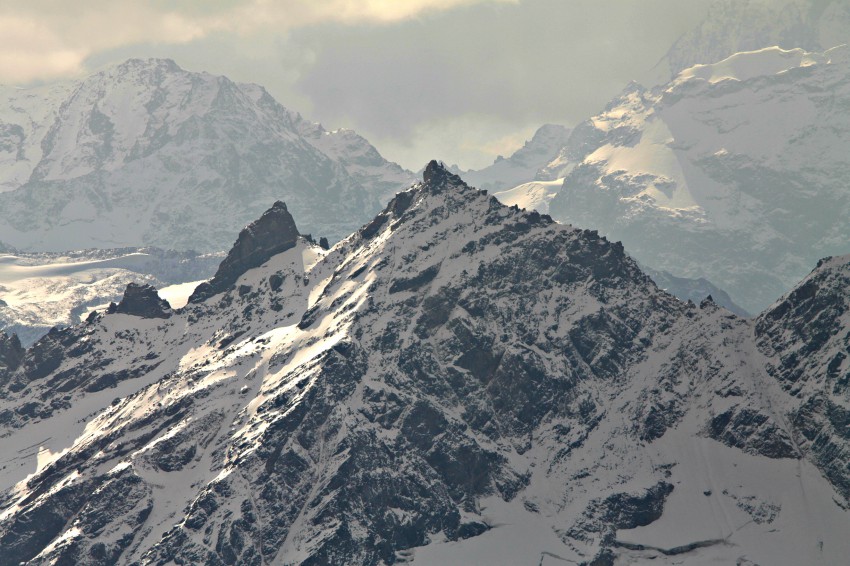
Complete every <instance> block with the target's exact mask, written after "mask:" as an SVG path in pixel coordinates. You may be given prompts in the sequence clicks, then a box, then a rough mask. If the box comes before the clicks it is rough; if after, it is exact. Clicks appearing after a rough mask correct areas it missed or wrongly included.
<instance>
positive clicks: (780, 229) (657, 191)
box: [545, 46, 850, 312]
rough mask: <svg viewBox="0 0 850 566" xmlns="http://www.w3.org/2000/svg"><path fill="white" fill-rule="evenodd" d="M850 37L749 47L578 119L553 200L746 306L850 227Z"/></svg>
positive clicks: (784, 284) (643, 256)
mask: <svg viewBox="0 0 850 566" xmlns="http://www.w3.org/2000/svg"><path fill="white" fill-rule="evenodd" d="M848 105H850V48H848V47H846V46H844V47H838V48H834V49H832V50H830V51H827V52H825V53H823V54H817V53H809V52H805V51H802V50H799V49H797V50H791V51H784V50H781V49H778V48H769V49H763V50H760V51H755V52H749V53H739V54H736V55H734V56H732V57H730V58H728V59H725V60H723V61H721V62H719V63H715V64H712V65H697V66H695V67H692V68H690V69H688V70H686V71H683V72H682V73H680V74H679V76H678V77H677V78H676V79H675V80H674V81H672V82H671V83H669V84H667V85H664V86H663V87H660V88H658V89H654V90H651V91H649V90H646V89H643V88H641V87H640V86H638V85H635V84H633V85H630V87H629V88H628V89H626V91H625V92H624V93H623V95H622V96H621V97H619V98H618V99H616V100H614V101H613V102H612V103H611V104H610V105H609V106H608V107H607V108H606V110H605V111H604V112H603V113H601V114H599V115H598V116H595V117H593V118H592V119H591V120H589V121H587V122H586V123H584V124H582V125H580V126H579V127H577V128H576V129H575V130H574V132H573V135H572V136H571V138H570V142H569V143H568V144H567V146H566V147H565V148H564V150H562V152H561V154H560V156H559V158H558V159H556V160H555V161H554V162H553V163H552V164H550V166H548V167H547V169H546V170H545V172H547V173H548V175H549V176H550V177H552V178H556V177H565V180H564V183H563V188H561V189H560V191H558V192H557V196H555V197H554V198H553V200H552V201H551V202H550V204H549V210H550V212H551V214H552V215H553V216H554V217H555V218H557V219H559V220H563V221H565V222H569V223H572V224H574V225H576V226H584V227H592V228H598V229H599V230H600V232H601V233H603V234H605V235H607V236H609V237H611V238H614V239H619V240H622V241H623V242H624V244H625V246H626V249H627V250H628V251H629V253H630V254H633V255H634V256H635V257H636V258H637V259H638V260H639V261H641V262H642V263H645V264H646V265H650V266H652V267H653V268H655V269H658V270H664V271H669V272H671V273H674V274H676V275H678V276H682V277H687V278H700V277H704V278H706V279H708V280H710V281H712V282H713V283H715V284H717V285H718V286H720V287H721V288H723V289H725V290H726V291H728V292H729V294H730V295H731V296H732V298H733V299H734V300H735V302H737V303H738V304H740V305H741V306H742V307H743V308H745V309H746V310H748V311H750V312H758V311H760V310H762V309H763V308H765V307H766V306H767V305H768V304H770V302H771V301H773V299H774V298H775V297H776V296H779V295H780V294H782V293H784V292H785V291H786V290H787V289H789V288H790V287H791V286H792V285H793V284H794V283H795V282H796V281H799V279H800V278H801V277H803V276H804V275H805V273H806V272H807V271H808V269H809V268H810V266H811V265H813V264H814V263H815V262H816V261H817V259H818V258H819V257H823V256H826V255H839V254H841V253H843V252H844V251H846V244H847V242H848V241H850V231H848V227H850V217H848V212H849V211H850V201H848V199H850V193H848V191H847V179H848V178H850V153H848V152H847V151H846V148H847V147H850V119H849V118H848V114H847V112H845V109H846V108H847V107H848Z"/></svg>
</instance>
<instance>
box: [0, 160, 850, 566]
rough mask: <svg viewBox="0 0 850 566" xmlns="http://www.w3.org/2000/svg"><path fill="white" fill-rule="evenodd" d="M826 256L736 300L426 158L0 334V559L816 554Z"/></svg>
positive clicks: (426, 559)
mask: <svg viewBox="0 0 850 566" xmlns="http://www.w3.org/2000/svg"><path fill="white" fill-rule="evenodd" d="M848 289H850V257H847V256H844V257H836V258H830V259H826V260H823V261H822V262H820V263H819V264H818V266H817V267H816V269H814V271H812V272H811V273H810V274H809V275H808V276H807V277H806V278H805V279H804V280H803V281H802V282H801V283H800V284H798V285H797V286H796V287H795V289H794V290H793V291H792V292H790V293H789V294H787V295H786V296H784V297H782V298H781V299H779V300H778V301H776V302H775V303H774V304H773V305H772V306H771V307H770V308H769V309H767V310H766V311H764V312H763V313H762V314H760V315H759V316H758V317H756V318H755V319H752V320H750V319H742V318H739V317H737V316H736V315H734V314H732V313H730V312H728V311H726V310H724V309H722V308H720V307H718V306H717V305H716V304H714V303H712V302H710V301H704V302H703V303H701V304H699V305H695V304H693V303H685V302H682V301H679V300H677V299H675V298H673V297H672V296H670V295H668V294H667V293H665V292H664V291H662V290H660V289H659V288H658V287H657V286H656V285H655V284H654V283H653V282H652V280H651V279H650V278H649V277H647V276H646V275H645V274H644V273H643V272H642V271H641V270H640V268H639V266H638V264H637V263H636V262H635V261H634V260H632V259H631V258H630V257H629V256H628V255H626V254H625V252H624V249H623V246H622V245H620V244H619V243H612V242H610V241H608V240H607V239H605V238H604V237H601V236H600V235H599V234H597V233H596V232H594V231H588V230H581V229H576V228H573V227H570V226H566V225H562V224H558V223H556V222H553V221H552V220H551V219H550V218H549V217H548V216H545V215H541V214H539V213H537V212H534V211H522V210H518V209H515V208H511V207H506V206H504V205H502V204H500V203H499V202H498V200H497V199H495V198H493V197H492V196H489V195H487V194H486V193H485V192H483V191H478V190H476V189H473V188H470V187H468V186H467V185H465V184H464V183H463V182H462V181H461V180H460V178H458V177H457V176H455V175H452V174H451V173H450V172H449V171H447V170H446V169H445V168H443V167H442V166H440V165H439V164H437V163H435V162H432V163H431V164H429V166H428V167H427V168H426V169H425V172H424V182H422V183H420V184H417V185H415V186H413V187H412V188H410V189H409V190H407V191H404V192H401V193H399V194H397V195H396V196H395V197H394V198H393V200H392V201H391V202H390V203H389V205H388V206H387V207H386V208H385V209H384V210H383V212H381V213H380V214H378V216H376V217H375V218H374V219H373V220H372V221H371V222H369V223H368V224H366V225H364V226H363V227H362V228H360V229H359V230H358V231H357V232H355V233H353V234H352V235H350V236H349V237H347V238H345V239H344V240H342V241H341V242H339V243H338V244H336V245H335V246H333V247H332V248H331V249H330V250H324V249H322V248H320V247H319V246H316V245H314V244H312V243H311V242H310V241H308V240H307V239H305V238H303V237H301V236H299V235H298V230H297V229H296V227H295V223H294V220H293V218H292V216H291V215H290V212H289V210H288V207H287V206H286V205H284V204H283V203H276V204H275V205H274V206H273V207H272V208H271V209H269V210H268V211H266V212H265V213H264V214H263V216H262V217H261V218H259V219H258V220H257V221H255V222H254V223H253V224H251V225H250V226H248V227H247V228H245V229H244V230H243V231H242V232H241V233H240V234H239V237H238V239H237V241H236V243H235V244H234V246H233V247H232V249H231V251H230V252H229V253H228V255H227V257H226V258H225V259H224V261H222V263H221V266H220V268H219V270H218V272H217V273H216V274H215V276H214V277H212V278H211V279H210V280H209V281H208V282H207V283H205V284H203V285H200V286H199V287H198V288H197V289H196V290H195V291H194V293H193V294H192V297H191V298H190V299H189V302H188V304H187V305H186V306H185V307H183V308H179V309H174V308H172V306H171V305H169V304H168V303H167V302H165V301H163V300H162V299H161V298H160V297H159V296H157V293H156V291H155V290H154V289H153V288H152V287H146V286H144V285H132V286H128V288H127V290H126V292H125V296H124V298H123V299H122V301H121V302H120V303H119V304H118V305H116V306H114V307H111V308H110V309H108V311H107V312H102V311H101V312H97V313H95V314H94V315H92V316H90V317H89V318H88V319H87V320H86V321H85V322H84V323H81V324H79V325H76V326H73V327H71V328H68V329H64V330H58V331H53V332H51V333H49V334H48V335H47V336H45V337H44V338H42V339H41V340H40V341H39V342H37V343H36V344H35V345H34V346H33V347H32V348H30V349H28V350H23V349H22V348H21V347H20V345H19V344H17V343H16V341H15V339H14V338H9V337H5V338H3V339H2V340H0V383H2V388H0V394H1V395H2V399H0V435H2V439H0V442H2V446H3V456H2V462H0V487H2V493H3V495H2V497H0V548H2V549H3V552H2V553H0V565H7V564H8V565H13V564H14V565H17V564H20V563H26V564H90V565H92V564H201V563H203V564H251V565H253V564H256V565H260V564H313V565H316V564H364V565H378V564H399V563H413V564H419V565H429V564H492V565H516V564H529V565H541V564H545V565H547V566H552V565H560V564H585V565H591V564H592V565H621V564H683V563H687V564H714V563H716V564H739V565H755V564H761V565H779V566H782V565H794V566H797V565H800V564H824V565H827V564H829V565H833V564H841V563H844V562H846V557H847V556H848V555H850V537H847V532H848V530H850V507H848V497H850V470H848V467H847V465H846V463H847V461H848V457H850V435H848V432H847V431H848V423H849V422H850V401H849V400H848V383H850V361H848V354H850V352H849V351H848V350H850V347H848V343H847V338H846V336H847V335H848V332H850V314H848V313H850V294H848Z"/></svg>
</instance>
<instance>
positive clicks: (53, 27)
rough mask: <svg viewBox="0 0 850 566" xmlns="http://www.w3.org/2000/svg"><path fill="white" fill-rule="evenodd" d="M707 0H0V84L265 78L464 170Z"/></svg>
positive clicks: (561, 113) (390, 151)
mask: <svg viewBox="0 0 850 566" xmlns="http://www.w3.org/2000/svg"><path fill="white" fill-rule="evenodd" d="M708 3H709V2H708V0H277V1H274V0H76V1H75V2H59V1H57V0H2V2H0V82H2V83H7V84H28V83H32V82H34V81H36V82H38V81H49V80H55V79H60V78H67V77H77V76H82V75H84V74H86V73H89V72H91V71H92V70H94V69H97V68H99V67H102V66H104V65H108V64H113V63H118V62H121V61H123V60H124V59H126V58H128V57H170V58H172V59H174V60H176V61H177V63H178V64H180V65H181V66H183V67H184V68H186V69H189V70H193V71H209V72H211V73H216V74H224V75H227V76H229V77H230V78H232V79H234V80H237V81H243V82H256V83H259V84H262V85H263V86H265V87H266V88H267V89H268V90H269V91H270V92H271V93H272V94H273V95H274V96H275V97H276V98H277V99H278V100H279V101H280V102H281V103H282V104H283V105H284V106H287V107H288V108H290V109H293V110H297V111H299V112H301V113H302V114H303V115H304V116H306V117H308V118H310V119H312V120H316V121H319V122H322V123H323V124H324V125H325V126H326V127H327V128H330V129H334V128H338V127H348V128H354V129H355V130H357V131H358V132H359V133H361V134H362V135H364V136H365V137H366V138H368V139H369V140H370V141H371V142H372V143H373V144H375V145H376V146H377V147H378V149H379V150H380V151H381V152H382V153H383V154H384V155H385V156H386V157H388V158H390V159H393V160H395V161H398V162H399V163H401V164H402V165H404V166H406V167H408V168H411V169H414V170H415V169H419V168H421V167H422V166H423V165H424V163H425V162H426V161H427V160H428V159H431V158H438V159H442V160H444V161H446V162H449V163H458V164H459V165H461V167H463V168H471V167H474V168H479V167H482V166H485V165H487V164H489V163H490V162H492V160H493V159H494V158H495V156H496V155H498V154H504V155H508V154H510V153H511V152H512V151H513V150H515V149H516V148H518V147H519V146H521V145H522V142H523V141H524V140H525V139H527V138H528V137H530V135H531V134H532V133H533V132H534V130H535V129H536V128H537V127H538V126H540V125H541V124H544V123H547V122H550V123H560V124H566V125H572V124H575V123H576V122H578V121H581V120H582V119H584V118H587V117H589V116H590V115H592V114H593V113H596V112H598V111H599V110H600V109H601V108H602V107H603V106H604V105H605V103H606V102H607V101H608V100H609V99H610V98H611V97H613V96H615V95H616V94H617V93H618V92H619V91H620V90H621V89H622V88H623V87H624V86H625V85H626V83H627V82H628V81H629V80H632V79H642V78H643V77H645V76H647V75H648V74H649V73H650V71H651V69H652V67H653V66H654V65H655V64H656V63H657V62H658V60H659V59H660V58H661V57H662V56H663V55H664V53H665V52H666V51H667V49H668V48H669V47H670V45H671V44H672V43H673V41H675V39H676V38H677V37H678V36H679V35H681V34H682V33H683V32H684V31H686V30H687V29H689V28H691V27H693V26H694V25H695V24H696V23H697V22H698V21H699V19H700V18H701V17H702V15H703V14H704V11H705V9H706V7H707V5H708Z"/></svg>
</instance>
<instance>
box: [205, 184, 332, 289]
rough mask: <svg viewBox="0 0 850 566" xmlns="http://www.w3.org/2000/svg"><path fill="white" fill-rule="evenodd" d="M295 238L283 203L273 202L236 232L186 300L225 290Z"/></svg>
mask: <svg viewBox="0 0 850 566" xmlns="http://www.w3.org/2000/svg"><path fill="white" fill-rule="evenodd" d="M298 236H299V234H298V228H296V226H295V220H294V219H293V218H292V215H291V214H289V210H287V208H286V204H284V203H282V202H280V201H277V202H276V203H274V206H272V207H271V208H270V209H269V210H267V211H266V212H265V213H263V215H262V216H261V217H260V219H259V220H257V221H255V222H252V223H251V224H250V225H248V226H247V227H246V228H245V229H243V230H242V231H241V232H240V233H239V237H238V238H237V239H236V243H235V244H233V247H232V248H231V249H230V252H228V254H227V257H225V258H224V261H222V262H221V265H220V266H219V268H218V271H217V272H216V273H215V275H214V276H213V278H212V279H210V281H209V282H207V283H202V284H201V285H199V286H198V288H197V289H195V292H194V293H193V294H192V296H191V297H190V298H189V301H191V302H193V303H197V302H201V301H203V300H204V299H207V298H209V297H211V296H213V295H216V294H218V293H221V292H223V291H225V290H226V289H227V288H228V287H230V286H231V285H233V284H234V283H235V282H236V280H237V279H239V276H240V275H242V274H243V273H245V272H246V271H248V270H249V269H252V268H254V267H260V266H261V265H262V264H264V263H265V262H267V261H268V260H269V259H271V258H272V257H273V256H275V255H277V254H279V253H282V252H284V251H286V250H288V249H290V248H293V247H295V244H296V243H297V241H298ZM325 247H327V244H325Z"/></svg>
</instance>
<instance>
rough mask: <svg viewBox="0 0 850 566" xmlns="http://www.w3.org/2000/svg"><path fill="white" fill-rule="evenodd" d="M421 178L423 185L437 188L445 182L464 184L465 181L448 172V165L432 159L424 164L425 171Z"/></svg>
mask: <svg viewBox="0 0 850 566" xmlns="http://www.w3.org/2000/svg"><path fill="white" fill-rule="evenodd" d="M422 180H423V181H424V183H425V185H427V186H429V187H432V188H438V187H442V186H443V185H446V184H451V185H465V184H466V183H464V182H463V180H462V179H461V178H460V177H458V176H457V175H455V174H454V173H452V172H450V171H449V169H448V167H446V165H445V164H444V163H442V162H440V161H437V160H435V159H432V160H431V161H430V162H429V163H428V165H426V166H425V172H424V173H423V174H422Z"/></svg>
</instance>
